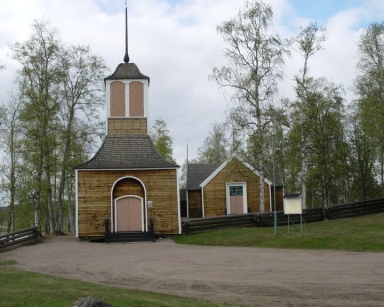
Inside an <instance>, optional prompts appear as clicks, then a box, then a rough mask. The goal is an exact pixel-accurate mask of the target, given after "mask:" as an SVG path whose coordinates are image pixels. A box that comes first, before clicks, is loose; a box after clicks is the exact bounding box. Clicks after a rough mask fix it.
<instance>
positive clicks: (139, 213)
mask: <svg viewBox="0 0 384 307" xmlns="http://www.w3.org/2000/svg"><path fill="white" fill-rule="evenodd" d="M111 194H112V195H111V198H112V199H111V221H112V223H111V231H112V232H127V231H135V232H136V231H143V232H144V231H148V225H147V207H146V205H145V204H146V190H145V187H144V184H143V182H142V181H141V180H139V179H138V178H135V177H123V178H120V179H118V180H117V181H116V182H115V183H114V185H113V187H112V193H111Z"/></svg>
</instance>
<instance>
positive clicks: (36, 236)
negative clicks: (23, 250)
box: [0, 227, 42, 251]
mask: <svg viewBox="0 0 384 307" xmlns="http://www.w3.org/2000/svg"><path fill="white" fill-rule="evenodd" d="M41 240H42V235H41V232H40V229H39V227H30V228H25V229H21V230H18V231H15V232H10V233H6V234H3V235H0V251H1V250H5V249H11V248H14V247H17V246H20V245H29V244H35V243H38V242H41Z"/></svg>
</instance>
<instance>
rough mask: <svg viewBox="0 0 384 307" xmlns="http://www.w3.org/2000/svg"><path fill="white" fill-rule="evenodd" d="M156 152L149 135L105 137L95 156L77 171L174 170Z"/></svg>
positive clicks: (171, 165) (171, 164)
mask: <svg viewBox="0 0 384 307" xmlns="http://www.w3.org/2000/svg"><path fill="white" fill-rule="evenodd" d="M176 167H178V165H176V164H173V163H170V162H168V161H166V160H164V159H163V158H162V157H161V156H160V154H159V153H158V152H157V150H156V148H155V145H154V144H153V142H152V140H151V138H150V137H149V135H138V134H130V135H107V136H106V137H105V140H104V142H103V144H102V145H101V147H100V149H99V151H98V152H97V153H96V154H95V156H94V157H93V158H92V159H91V160H89V161H88V162H85V163H84V164H82V165H79V166H78V167H76V168H77V169H143V168H144V169H145V168H160V169H161V168H176Z"/></svg>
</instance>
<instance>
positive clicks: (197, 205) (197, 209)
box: [188, 190, 203, 218]
mask: <svg viewBox="0 0 384 307" xmlns="http://www.w3.org/2000/svg"><path fill="white" fill-rule="evenodd" d="M188 211H189V217H190V218H197V217H203V210H202V203H201V191H200V190H192V191H188Z"/></svg>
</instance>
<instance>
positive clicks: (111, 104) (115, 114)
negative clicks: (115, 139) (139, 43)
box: [104, 8, 150, 135]
mask: <svg viewBox="0 0 384 307" xmlns="http://www.w3.org/2000/svg"><path fill="white" fill-rule="evenodd" d="M129 60H130V59H129V55H128V9H127V8H125V55H124V63H121V64H119V65H118V66H117V68H116V70H115V72H114V73H113V74H112V75H110V76H109V77H106V78H105V79H104V82H105V86H106V106H107V108H106V109H107V134H108V135H116V134H120V135H127V134H148V123H147V122H148V87H149V81H150V79H149V77H148V76H146V75H143V74H142V73H141V72H140V70H139V68H138V67H137V65H136V64H134V63H130V62H129Z"/></svg>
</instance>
